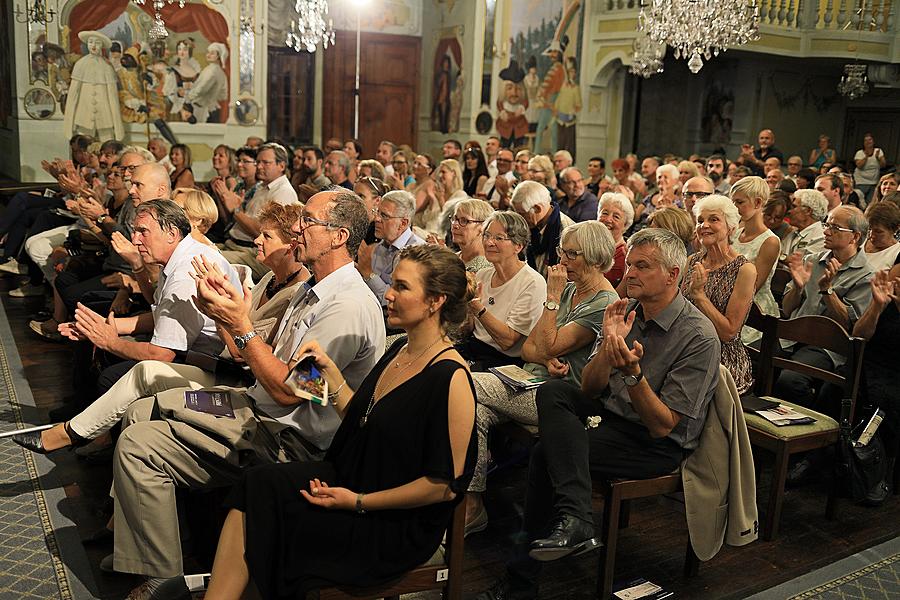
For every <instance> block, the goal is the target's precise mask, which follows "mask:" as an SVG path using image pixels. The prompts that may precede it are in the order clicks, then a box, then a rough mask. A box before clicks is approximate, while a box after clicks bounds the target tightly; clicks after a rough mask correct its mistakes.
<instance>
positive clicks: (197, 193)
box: [120, 188, 219, 291]
mask: <svg viewBox="0 0 900 600" xmlns="http://www.w3.org/2000/svg"><path fill="white" fill-rule="evenodd" d="M172 202H174V203H175V204H177V205H178V206H180V207H181V210H183V211H184V215H185V216H186V217H187V219H188V223H190V224H191V237H192V238H194V240H195V241H198V242H200V243H201V244H206V245H207V246H212V247H215V244H214V243H213V242H212V241H210V239H209V238H208V237H207V236H206V233H207V232H208V231H209V228H210V227H212V224H213V223H215V222H216V219H217V218H218V217H219V211H218V210H217V209H216V202H215V200H213V199H212V197H211V196H210V195H209V194H207V193H206V192H204V191H203V190H198V189H197V188H176V189H174V190H172ZM120 291H121V290H120Z"/></svg>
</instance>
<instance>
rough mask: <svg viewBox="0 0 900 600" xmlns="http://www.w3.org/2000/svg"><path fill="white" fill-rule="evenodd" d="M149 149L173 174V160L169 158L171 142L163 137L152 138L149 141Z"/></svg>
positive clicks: (157, 160)
mask: <svg viewBox="0 0 900 600" xmlns="http://www.w3.org/2000/svg"><path fill="white" fill-rule="evenodd" d="M147 150H149V151H150V154H152V155H153V158H154V160H156V162H158V163H159V164H161V165H162V166H164V167H165V168H166V170H167V171H168V172H169V173H170V174H171V173H172V171H174V170H175V167H174V166H172V160H171V159H170V158H169V144H168V142H166V140H164V139H162V138H161V137H154V138H150V141H148V142H147Z"/></svg>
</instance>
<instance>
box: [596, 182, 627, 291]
mask: <svg viewBox="0 0 900 600" xmlns="http://www.w3.org/2000/svg"><path fill="white" fill-rule="evenodd" d="M597 220H598V221H600V222H601V223H603V224H604V225H606V228H607V229H609V232H610V233H611V234H612V238H613V242H614V243H615V245H616V253H615V256H613V264H612V268H610V270H609V271H607V273H606V278H607V279H608V280H609V282H610V283H611V284H612V285H613V287H616V286H617V285H619V282H620V281H622V277H623V276H624V275H625V253H626V247H625V232H626V231H628V229H629V228H630V227H631V224H632V223H633V222H634V207H633V206H632V205H631V201H630V200H629V199H628V198H627V197H626V196H625V195H624V194H619V193H616V192H606V193H605V194H603V195H602V196H600V204H599V205H598V210H597Z"/></svg>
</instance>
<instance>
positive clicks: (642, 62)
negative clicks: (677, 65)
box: [629, 31, 666, 79]
mask: <svg viewBox="0 0 900 600" xmlns="http://www.w3.org/2000/svg"><path fill="white" fill-rule="evenodd" d="M631 50H632V53H633V58H632V60H631V68H630V69H629V71H630V72H631V73H632V74H633V75H640V76H641V77H643V78H644V79H648V78H649V77H650V76H651V75H655V74H656V73H662V72H663V58H665V56H666V45H665V44H657V43H656V42H653V41H651V40H650V38H649V37H647V34H646V33H644V32H642V31H639V32H638V34H637V37H635V38H634V43H633V44H632V46H631Z"/></svg>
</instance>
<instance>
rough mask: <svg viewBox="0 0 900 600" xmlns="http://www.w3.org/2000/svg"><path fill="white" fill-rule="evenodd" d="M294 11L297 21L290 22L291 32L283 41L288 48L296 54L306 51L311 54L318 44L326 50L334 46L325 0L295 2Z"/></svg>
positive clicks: (299, 0) (332, 31) (331, 26)
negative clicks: (329, 46)
mask: <svg viewBox="0 0 900 600" xmlns="http://www.w3.org/2000/svg"><path fill="white" fill-rule="evenodd" d="M294 10H295V11H296V12H297V19H296V21H291V30H290V31H288V33H287V39H286V40H285V43H286V44H287V45H288V46H289V47H290V48H293V49H294V50H296V51H297V52H300V51H301V50H306V51H307V52H309V53H313V52H315V51H316V46H318V45H319V42H322V47H323V48H328V44H331V45H332V46H333V45H334V27H333V25H332V21H331V19H330V18H329V17H328V2H327V0H296V3H295V4H294Z"/></svg>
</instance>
